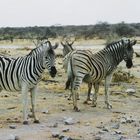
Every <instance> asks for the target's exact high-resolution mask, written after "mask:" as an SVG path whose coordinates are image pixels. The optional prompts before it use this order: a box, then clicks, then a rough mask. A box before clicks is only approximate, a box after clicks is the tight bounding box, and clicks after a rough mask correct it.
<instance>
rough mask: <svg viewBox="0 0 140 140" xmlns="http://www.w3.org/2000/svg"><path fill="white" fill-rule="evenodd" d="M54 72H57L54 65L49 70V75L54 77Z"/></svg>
mask: <svg viewBox="0 0 140 140" xmlns="http://www.w3.org/2000/svg"><path fill="white" fill-rule="evenodd" d="M56 73H57V70H56V68H55V67H54V66H53V67H51V71H50V75H51V77H55V75H56Z"/></svg>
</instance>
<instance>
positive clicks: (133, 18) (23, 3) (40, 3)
mask: <svg viewBox="0 0 140 140" xmlns="http://www.w3.org/2000/svg"><path fill="white" fill-rule="evenodd" d="M122 21H124V22H125V23H138V22H140V0H0V27H26V26H53V25H93V24H97V23H98V22H108V23H120V22H122Z"/></svg>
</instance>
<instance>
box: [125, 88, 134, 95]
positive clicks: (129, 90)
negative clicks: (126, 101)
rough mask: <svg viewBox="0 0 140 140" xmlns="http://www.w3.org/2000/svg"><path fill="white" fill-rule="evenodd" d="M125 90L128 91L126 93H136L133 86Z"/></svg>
mask: <svg viewBox="0 0 140 140" xmlns="http://www.w3.org/2000/svg"><path fill="white" fill-rule="evenodd" d="M125 92H126V93H128V94H134V93H136V90H135V89H133V88H129V89H127V90H126V91H125Z"/></svg>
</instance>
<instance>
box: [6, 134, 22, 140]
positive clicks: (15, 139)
mask: <svg viewBox="0 0 140 140" xmlns="http://www.w3.org/2000/svg"><path fill="white" fill-rule="evenodd" d="M8 140H20V138H19V137H18V136H15V135H13V134H10V135H9V138H8Z"/></svg>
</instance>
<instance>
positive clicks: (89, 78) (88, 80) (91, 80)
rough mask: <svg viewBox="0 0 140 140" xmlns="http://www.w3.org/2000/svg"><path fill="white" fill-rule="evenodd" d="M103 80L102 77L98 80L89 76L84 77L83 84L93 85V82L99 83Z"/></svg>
mask: <svg viewBox="0 0 140 140" xmlns="http://www.w3.org/2000/svg"><path fill="white" fill-rule="evenodd" d="M102 79H103V77H100V78H95V77H92V76H91V75H90V74H87V75H85V77H84V79H83V82H85V83H95V82H100V81H101V80H102Z"/></svg>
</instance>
